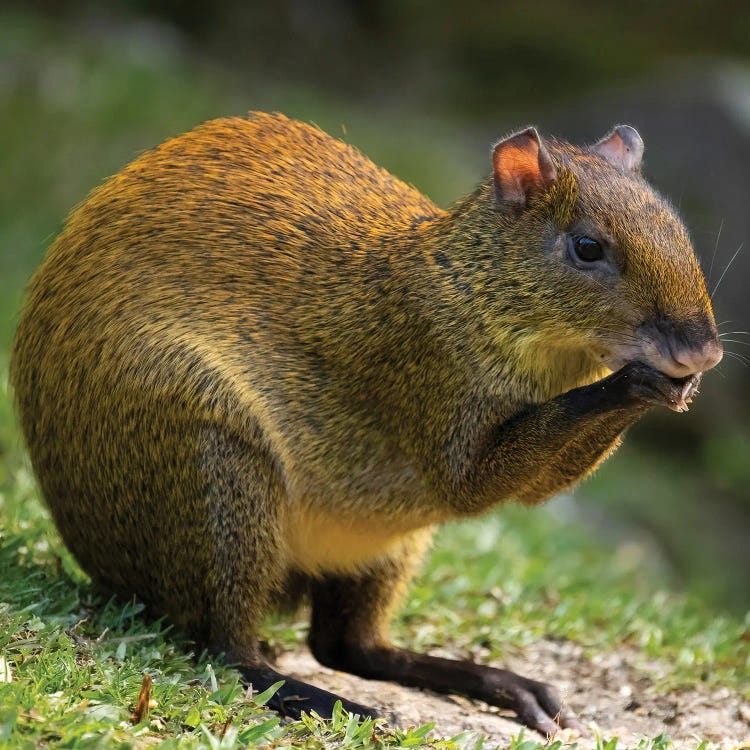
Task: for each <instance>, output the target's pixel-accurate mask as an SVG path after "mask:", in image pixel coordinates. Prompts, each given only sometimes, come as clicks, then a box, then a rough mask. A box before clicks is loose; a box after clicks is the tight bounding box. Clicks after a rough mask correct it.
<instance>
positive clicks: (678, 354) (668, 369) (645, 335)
mask: <svg viewBox="0 0 750 750" xmlns="http://www.w3.org/2000/svg"><path fill="white" fill-rule="evenodd" d="M639 337H640V338H641V339H642V342H643V349H644V351H645V353H646V354H647V361H648V362H649V364H651V366H652V367H655V368H656V369H657V370H659V371H660V372H663V373H664V374H665V375H668V376H669V377H671V378H686V377H688V376H690V375H696V374H698V373H702V372H706V371H707V370H710V369H711V368H713V367H716V365H718V364H719V362H721V359H722V357H723V356H724V347H723V346H722V344H721V339H720V338H719V336H718V334H717V332H716V329H715V327H714V325H713V323H711V322H709V321H705V322H704V323H703V324H701V325H692V326H689V327H679V328H678V327H677V326H676V325H674V324H671V323H669V322H666V321H660V322H658V323H656V324H652V325H645V326H641V329H640V330H639Z"/></svg>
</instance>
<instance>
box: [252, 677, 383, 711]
mask: <svg viewBox="0 0 750 750" xmlns="http://www.w3.org/2000/svg"><path fill="white" fill-rule="evenodd" d="M238 669H239V671H240V674H241V675H242V681H243V683H244V684H246V685H248V686H252V688H253V691H254V692H263V691H264V690H266V689H267V688H269V687H270V686H271V685H273V684H274V683H275V682H278V681H280V680H283V681H284V684H283V685H282V686H281V687H280V688H279V689H278V690H277V691H276V693H275V694H274V695H273V696H272V697H271V698H270V699H269V701H268V707H269V708H271V709H273V710H274V711H278V713H279V714H280V715H281V716H286V717H289V718H291V719H299V717H300V715H301V714H302V713H303V712H304V713H307V714H309V713H311V712H313V711H314V712H315V713H316V714H318V716H320V717H322V718H324V719H330V718H331V716H332V714H333V706H334V704H335V703H336V701H341V705H342V707H343V708H344V709H345V710H346V711H348V712H349V713H350V714H359V717H360V718H361V719H364V718H368V717H369V718H371V719H377V718H378V717H379V716H380V712H379V711H377V710H376V709H374V708H372V707H370V706H363V705H361V704H359V703H355V702H354V701H350V700H347V699H346V698H342V697H341V696H338V695H336V694H335V693H329V692H328V691H327V690H321V689H320V688H317V687H315V686H314V685H309V684H308V683H306V682H302V681H301V680H295V679H294V678H293V677H287V676H286V675H283V674H280V673H279V672H277V671H276V670H274V669H271V668H270V667H266V666H262V667H245V666H242V667H239V668H238Z"/></svg>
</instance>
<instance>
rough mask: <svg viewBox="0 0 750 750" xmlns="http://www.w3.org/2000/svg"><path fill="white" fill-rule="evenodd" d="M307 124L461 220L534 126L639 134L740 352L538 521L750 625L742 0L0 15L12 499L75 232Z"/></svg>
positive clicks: (58, 3) (369, 1) (177, 7)
mask: <svg viewBox="0 0 750 750" xmlns="http://www.w3.org/2000/svg"><path fill="white" fill-rule="evenodd" d="M250 109H261V110H280V111H283V112H285V113H286V114H288V115H290V116H294V117H298V118H301V119H303V120H307V121H314V122H316V123H317V124H319V125H320V126H321V127H323V128H324V129H325V130H327V131H328V132H330V133H331V134H333V135H335V136H338V137H341V138H343V139H344V140H346V141H348V142H349V143H352V144H354V145H356V146H357V147H359V148H360V149H361V150H363V151H364V152H365V153H366V154H368V155H369V156H370V157H371V158H372V159H373V160H374V161H375V162H376V163H378V164H381V165H383V166H385V167H386V168H388V169H389V170H391V171H392V172H394V173H395V174H396V175H398V176H399V177H401V178H403V179H405V180H407V181H408V182H411V183H413V184H414V185H416V186H417V187H418V188H420V189H421V190H422V191H424V192H425V193H427V194H428V195H430V196H431V197H432V198H433V199H434V200H435V201H436V202H437V203H438V204H440V205H442V206H447V205H449V204H450V202H451V201H453V200H455V199H456V198H458V197H459V196H461V195H462V194H464V193H466V192H468V191H469V190H470V189H472V188H473V187H474V186H475V184H476V183H478V182H479V181H480V180H481V179H483V178H484V177H485V175H486V174H487V173H488V171H489V147H490V144H491V143H492V142H493V141H494V140H497V139H498V138H499V137H500V136H502V135H504V134H506V133H507V132H509V131H510V130H513V129H516V128H518V127H520V126H523V125H526V124H529V123H533V124H536V125H537V126H539V127H540V128H541V130H542V131H543V132H545V133H553V134H556V135H558V136H561V137H564V138H566V139H569V140H572V141H577V142H591V141H594V140H596V139H598V138H599V137H601V136H602V135H604V134H605V133H606V132H607V131H608V130H609V129H610V128H611V126H612V125H613V124H615V123H619V122H627V123H630V124H633V125H635V126H636V127H637V128H638V129H639V131H640V132H641V134H642V136H643V138H644V140H645V143H646V160H645V172H646V174H647V176H648V177H649V178H650V179H652V181H653V182H654V183H655V184H656V185H657V186H658V187H659V188H660V189H661V190H662V191H663V192H664V193H666V194H667V195H668V196H669V197H670V198H671V199H672V201H673V202H674V203H675V204H676V205H678V206H679V207H680V209H681V211H682V213H683V215H684V217H685V220H686V222H687V224H688V227H689V229H690V231H691V234H692V237H693V239H694V242H695V245H696V248H697V250H698V253H699V255H700V257H701V260H702V262H703V265H704V268H705V270H706V275H707V277H708V279H709V289H714V288H716V295H715V307H716V317H717V321H718V322H720V323H721V326H720V329H721V331H722V332H724V333H726V334H727V335H726V342H727V343H726V349H727V351H728V352H731V354H729V356H726V357H725V359H724V362H723V363H722V364H721V365H720V366H719V368H717V370H716V371H714V372H711V373H710V374H709V375H708V376H707V377H706V378H705V381H704V387H703V391H704V392H703V393H701V395H700V397H699V398H698V400H697V401H696V403H695V404H694V406H693V407H692V409H691V412H690V414H689V415H685V416H682V415H675V414H672V413H663V414H656V413H655V414H653V415H651V416H649V417H648V418H647V419H646V420H645V421H644V422H643V423H642V424H640V425H639V426H638V427H637V428H636V429H634V430H633V431H632V433H631V435H630V437H629V439H628V441H627V444H626V447H625V448H623V449H622V450H621V451H620V452H619V453H618V455H617V456H616V457H615V458H614V459H613V460H612V461H610V462H608V463H607V464H606V465H605V466H604V468H603V469H602V470H601V471H600V472H599V473H598V474H597V476H596V477H595V478H594V479H593V480H591V481H589V482H587V483H586V484H585V485H584V486H583V487H581V488H580V489H579V490H578V491H577V492H576V493H575V496H572V497H564V498H559V499H557V500H556V501H554V502H552V503H550V504H548V505H547V506H546V508H547V510H546V511H535V512H549V513H553V514H556V515H559V516H563V517H564V518H565V519H566V521H569V522H570V523H571V524H574V525H576V526H580V527H584V528H586V529H587V530H588V531H590V533H591V534H592V535H595V536H597V537H600V538H601V539H602V540H603V542H604V543H605V544H608V545H610V544H611V545H613V549H614V548H615V546H616V549H617V550H618V553H619V554H632V555H637V556H640V557H641V558H642V562H641V564H640V566H639V569H640V570H643V571H644V572H645V574H646V575H651V574H653V575H654V576H655V577H657V576H658V577H661V578H663V579H664V580H665V581H667V582H668V583H669V584H671V585H672V586H673V587H675V588H677V589H690V590H692V591H695V592H697V593H698V594H699V595H700V596H702V597H704V599H705V601H706V602H707V604H708V605H710V606H712V607H715V608H717V609H728V610H734V611H736V612H744V611H746V610H747V609H748V608H750V585H749V584H750V389H749V388H748V382H749V380H750V370H749V369H748V362H749V361H750V359H748V358H750V335H749V334H748V333H747V331H748V330H750V288H749V283H750V247H747V246H745V245H743V242H746V243H747V244H750V234H749V230H750V211H749V210H748V208H749V207H750V169H748V166H749V165H750V8H749V7H748V5H747V3H745V2H740V1H738V2H730V1H725V2H717V0H710V1H708V0H699V1H695V2H687V3H686V2H663V3H658V4H655V3H646V2H640V1H639V0H631V2H628V3H592V2H586V1H585V0H579V1H578V2H557V1H556V0H555V1H553V0H548V1H540V2H527V3H512V4H511V3H507V4H506V3H501V2H488V1H487V0H462V2H460V3H452V2H444V3H443V2H441V3H436V2H434V1H433V2H430V1H429V0H363V1H361V2H355V0H276V1H274V2H271V1H269V2H247V0H224V1H223V2H222V1H219V0H215V1H214V2H212V3H203V2H198V1H197V0H130V1H128V0H110V2H84V1H82V0H23V2H21V1H19V2H13V0H2V1H0V379H1V380H2V388H3V390H2V397H0V491H1V490H2V487H3V486H7V485H8V484H9V483H11V482H13V481H16V479H14V477H16V474H17V467H18V466H19V465H21V464H22V463H23V457H22V454H23V451H22V446H21V443H20V439H19V436H18V432H17V429H16V427H15V425H14V420H13V416H12V409H11V406H10V400H9V397H8V394H7V387H6V381H7V366H8V350H9V346H10V341H11V337H12V333H13V330H14V327H15V321H16V317H17V312H18V309H19V306H20V304H21V300H22V295H23V288H24V284H25V283H26V281H27V279H28V278H29V276H30V275H31V273H32V271H33V269H34V268H35V267H36V265H37V264H38V263H39V261H40V260H41V258H42V257H43V255H44V252H45V249H46V247H47V245H48V244H49V242H50V240H51V239H52V238H53V237H54V235H55V234H56V232H58V231H59V229H60V227H61V225H62V222H63V220H64V218H65V216H66V214H67V213H68V211H69V210H70V209H71V208H72V207H73V206H75V205H76V204H77V203H78V202H80V201H81V200H83V199H84V197H85V196H86V194H87V192H88V191H89V190H90V189H91V188H93V187H95V186H96V185H98V184H99V183H100V182H101V181H102V180H103V179H104V178H105V177H106V176H108V175H110V174H112V173H113V172H115V171H117V170H118V169H119V168H120V167H121V166H123V165H124V164H125V163H127V162H128V161H130V160H131V159H132V158H134V157H135V156H136V155H137V154H138V153H139V152H140V151H142V150H144V149H146V148H148V147H150V146H152V145H155V144H156V143H158V142H159V141H161V140H163V139H165V138H167V137H169V136H171V135H175V134H178V133H180V132H182V131H185V130H187V129H190V128H191V127H193V126H194V125H196V124H197V123H199V122H201V121H203V120H205V119H209V118H212V117H217V116H222V115H229V114H234V115H243V114H244V113H245V112H246V111H248V110H250Z"/></svg>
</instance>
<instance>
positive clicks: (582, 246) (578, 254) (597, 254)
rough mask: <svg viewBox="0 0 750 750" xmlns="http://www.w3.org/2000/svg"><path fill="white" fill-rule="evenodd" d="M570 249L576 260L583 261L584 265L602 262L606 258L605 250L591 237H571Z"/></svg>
mask: <svg viewBox="0 0 750 750" xmlns="http://www.w3.org/2000/svg"><path fill="white" fill-rule="evenodd" d="M569 247H570V249H571V253H572V254H573V255H574V256H575V259H577V260H580V261H583V262H584V263H593V262H594V261H596V260H601V259H602V258H603V257H604V250H602V246H601V245H600V244H599V243H598V242H597V241H596V240H593V239H591V237H586V236H585V235H584V236H581V237H571V238H570V244H569Z"/></svg>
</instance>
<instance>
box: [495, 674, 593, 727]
mask: <svg viewBox="0 0 750 750" xmlns="http://www.w3.org/2000/svg"><path fill="white" fill-rule="evenodd" d="M494 677H495V679H496V681H497V683H498V685H497V689H496V691H495V700H494V701H491V702H493V703H494V704H495V705H497V706H501V707H506V708H511V709H513V710H514V711H515V712H516V713H517V714H518V718H519V720H520V721H522V722H523V723H524V724H526V725H527V726H529V727H531V728H532V729H536V730H537V731H538V732H541V733H542V734H544V735H546V736H547V737H551V736H552V735H554V734H555V733H556V732H557V731H558V730H559V729H560V727H565V728H567V729H575V730H576V731H578V732H580V733H581V734H584V733H585V729H584V727H583V725H582V724H581V723H580V722H579V721H578V719H577V718H576V716H575V714H573V713H572V712H571V711H570V710H568V709H566V708H563V705H562V700H561V699H560V696H559V694H558V692H557V690H555V689H554V688H553V687H551V686H550V685H546V684H545V683H543V682H537V681H535V680H529V679H528V678H526V677H521V676H520V675H517V674H514V673H513V672H508V671H505V670H497V671H496V674H495V675H494Z"/></svg>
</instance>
